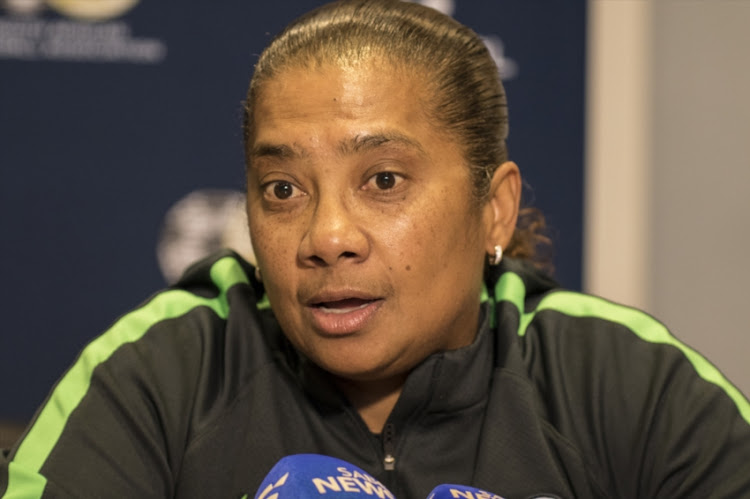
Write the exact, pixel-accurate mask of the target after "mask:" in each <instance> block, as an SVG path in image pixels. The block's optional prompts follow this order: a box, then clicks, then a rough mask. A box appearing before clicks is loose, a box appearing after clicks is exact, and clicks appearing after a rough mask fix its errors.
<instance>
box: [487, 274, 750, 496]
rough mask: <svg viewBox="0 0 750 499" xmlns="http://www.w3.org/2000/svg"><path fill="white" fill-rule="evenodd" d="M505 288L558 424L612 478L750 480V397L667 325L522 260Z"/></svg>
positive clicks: (716, 483) (537, 383)
mask: <svg viewBox="0 0 750 499" xmlns="http://www.w3.org/2000/svg"><path fill="white" fill-rule="evenodd" d="M495 299H496V301H497V304H498V309H499V310H502V311H503V313H504V316H503V317H504V319H505V320H506V321H507V319H508V317H510V319H511V320H510V322H511V324H512V328H513V329H514V331H513V334H514V335H515V337H516V344H517V345H518V347H519V351H520V357H521V362H520V369H522V370H523V371H524V372H523V376H525V377H526V378H527V379H528V380H529V382H530V383H531V385H532V386H533V388H534V390H535V392H536V394H537V400H538V405H539V410H540V413H541V417H542V418H543V419H544V420H545V421H546V422H547V425H548V428H549V431H551V432H553V433H554V434H555V435H556V436H557V437H559V438H562V439H564V440H565V441H567V442H569V443H570V444H571V446H573V447H575V448H576V449H577V452H578V454H579V455H581V456H582V457H583V459H584V460H586V461H587V462H589V463H590V467H591V468H592V469H596V470H597V471H596V475H597V476H599V477H600V481H601V483H607V484H610V486H612V487H614V488H618V489H620V490H626V489H627V490H629V492H630V493H632V494H633V495H635V496H639V497H646V496H654V495H658V493H657V491H664V490H672V491H673V494H672V495H674V496H680V497H683V496H685V497H686V496H688V495H689V494H687V492H688V491H690V492H691V493H695V492H696V491H704V492H706V493H707V494H708V493H709V492H710V491H711V490H712V489H711V487H714V489H713V490H720V489H721V488H722V487H730V488H731V487H735V486H736V487H750V480H748V479H746V477H745V476H744V474H741V473H738V472H737V469H738V466H739V467H742V465H741V463H743V462H744V463H746V462H748V461H747V460H748V459H750V404H748V401H747V399H746V398H745V397H744V396H743V394H742V393H740V391H739V390H738V389H737V388H736V387H734V386H733V385H732V383H731V382H729V380H727V379H726V378H725V377H724V375H723V374H722V373H721V371H720V370H719V369H717V368H716V367H715V366H714V365H712V364H711V363H710V362H709V361H708V360H706V359H705V358H704V357H703V356H702V355H700V354H699V353H698V352H696V351H695V350H694V349H692V348H690V347H689V346H687V345H686V344H684V343H683V342H681V341H680V340H679V339H677V338H676V337H675V336H674V335H673V334H672V333H671V332H670V331H669V330H668V329H667V327H665V326H664V324H662V323H661V322H659V321H658V320H656V319H655V318H653V317H652V316H650V315H649V314H647V313H645V312H643V311H641V310H638V309H635V308H632V307H628V306H625V305H621V304H618V303H614V302H611V301H609V300H606V299H603V298H600V297H596V296H591V295H587V294H583V293H578V292H572V291H567V290H562V289H559V288H557V287H556V286H554V285H550V284H546V285H540V281H539V279H538V278H536V277H535V276H534V274H533V271H529V270H528V269H524V268H523V267H521V268H511V269H506V271H505V272H504V273H503V274H502V275H500V276H499V279H498V280H497V283H496V288H495ZM498 320H500V318H498ZM623 477H625V478H626V480H625V481H628V480H629V481H630V485H627V484H626V483H625V481H623ZM674 477H681V480H682V481H681V482H679V483H678V481H677V480H676V479H675V478H674ZM618 482H620V483H619V485H618ZM722 484H723V485H722ZM722 490H723V489H722ZM727 490H729V489H727ZM667 495H670V494H667Z"/></svg>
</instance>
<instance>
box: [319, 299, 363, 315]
mask: <svg viewBox="0 0 750 499" xmlns="http://www.w3.org/2000/svg"><path fill="white" fill-rule="evenodd" d="M370 303H371V302H369V301H368V302H365V303H363V304H362V305H359V306H356V307H345V308H328V307H326V306H325V305H321V306H320V309H321V310H324V311H325V312H326V313H327V314H348V313H349V312H354V311H355V310H361V309H363V308H365V307H366V306H367V305H369V304H370Z"/></svg>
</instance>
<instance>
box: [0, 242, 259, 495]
mask: <svg viewBox="0 0 750 499" xmlns="http://www.w3.org/2000/svg"><path fill="white" fill-rule="evenodd" d="M211 279H212V280H213V282H214V283H215V284H216V285H217V287H218V288H219V290H220V294H219V296H217V297H216V298H211V299H209V298H202V297H200V296H196V295H194V294H192V293H189V292H187V291H183V290H171V291H165V292H163V293H161V294H159V295H156V296H155V297H154V298H153V299H152V300H151V301H150V302H148V303H147V304H146V305H144V306H143V307H141V308H139V309H136V310H134V311H133V312H131V313H129V314H127V315H125V316H123V317H122V318H120V320H118V321H117V322H116V323H115V324H114V325H113V326H112V327H111V328H110V329H109V330H107V331H106V332H105V333H104V334H102V335H101V336H99V337H98V338H97V339H95V340H94V341H92V342H91V343H90V344H89V345H88V346H87V347H86V348H85V349H84V350H83V352H82V353H81V356H80V357H79V359H78V361H77V362H76V363H75V364H73V366H72V367H71V368H70V369H69V370H68V372H67V373H66V374H65V375H64V376H63V378H62V379H61V380H60V382H59V383H58V384H57V386H56V387H55V389H54V391H53V392H52V394H51V395H50V398H49V400H48V402H47V403H46V404H45V405H44V407H43V408H42V410H41V412H40V413H39V415H38V416H37V418H36V420H35V421H34V424H33V426H32V427H31V429H30V430H29V432H28V434H27V435H26V437H25V438H24V439H23V441H22V442H21V445H20V447H19V448H18V451H17V452H16V455H15V456H14V458H13V460H12V461H11V462H10V464H9V466H8V487H7V490H6V492H5V494H4V495H3V498H4V499H13V498H32V497H41V496H42V493H43V492H44V488H45V486H46V484H47V480H46V479H45V478H44V477H43V476H42V475H40V474H39V471H40V470H41V468H42V466H43V465H44V463H45V461H46V460H47V457H48V456H49V455H50V453H51V452H52V449H54V447H55V445H56V444H57V441H58V439H59V438H60V435H61V434H62V432H63V429H64V428H65V424H66V423H67V421H68V418H69V417H70V415H71V413H72V412H73V411H74V410H75V408H76V407H78V404H80V402H81V400H83V397H84V396H85V395H86V393H87V391H88V389H89V385H90V383H91V376H92V374H93V372H94V369H95V368H96V367H97V366H98V365H99V364H101V363H103V362H105V361H106V360H107V359H108V358H109V357H110V356H111V355H112V354H113V353H114V352H115V351H116V350H117V349H118V348H120V347H121V346H123V345H125V344H127V343H132V342H135V341H138V340H139V339H140V338H141V337H142V336H143V335H144V334H146V332H147V331H148V330H149V329H150V328H151V327H152V326H153V325H154V324H156V323H158V322H161V321H163V320H165V319H171V318H175V317H179V316H181V315H184V314H186V313H188V312H189V311H191V310H193V309H195V308H196V307H201V306H202V307H208V308H211V309H212V310H213V311H214V312H216V314H217V315H219V316H220V317H221V318H226V317H227V315H228V313H229V305H228V303H227V299H226V292H227V290H228V289H229V288H231V287H232V286H233V285H235V284H239V283H247V282H248V280H247V276H246V275H245V273H244V271H243V270H242V267H241V266H240V265H239V263H237V261H236V260H235V259H234V258H231V257H226V258H222V259H220V260H218V261H216V262H215V263H214V264H213V266H212V267H211Z"/></svg>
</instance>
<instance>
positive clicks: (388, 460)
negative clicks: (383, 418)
mask: <svg viewBox="0 0 750 499" xmlns="http://www.w3.org/2000/svg"><path fill="white" fill-rule="evenodd" d="M395 442H396V429H395V427H394V425H393V423H387V424H386V425H385V428H383V454H384V457H383V468H385V470H386V471H393V470H395V469H396V457H395V456H394V454H395V449H394V448H395Z"/></svg>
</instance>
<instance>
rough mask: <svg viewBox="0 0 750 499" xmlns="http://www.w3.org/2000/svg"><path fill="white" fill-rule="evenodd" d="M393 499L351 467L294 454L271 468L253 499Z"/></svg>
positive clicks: (351, 465) (315, 457)
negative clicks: (367, 498)
mask: <svg viewBox="0 0 750 499" xmlns="http://www.w3.org/2000/svg"><path fill="white" fill-rule="evenodd" d="M320 496H326V497H333V498H336V499H344V498H352V499H354V498H356V499H365V498H366V497H367V496H370V497H372V498H373V499H374V498H376V497H377V498H379V499H395V497H394V496H393V494H392V493H391V491H390V490H388V489H387V488H386V487H385V485H383V484H382V483H380V482H379V481H377V480H376V479H375V478H374V477H372V476H371V475H369V474H368V473H367V472H365V471H364V470H362V469H360V468H358V467H357V466H354V465H353V464H351V463H347V462H346V461H342V460H341V459H336V458H334V457H330V456H322V455H320V454H295V455H292V456H286V457H284V458H282V459H281V460H280V461H279V462H278V463H276V465H275V466H274V467H273V468H271V471H269V472H268V475H266V477H265V478H264V479H263V483H262V485H261V486H260V488H259V489H258V493H257V494H255V499H285V498H289V499H306V498H309V497H314V498H319V497H320Z"/></svg>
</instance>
